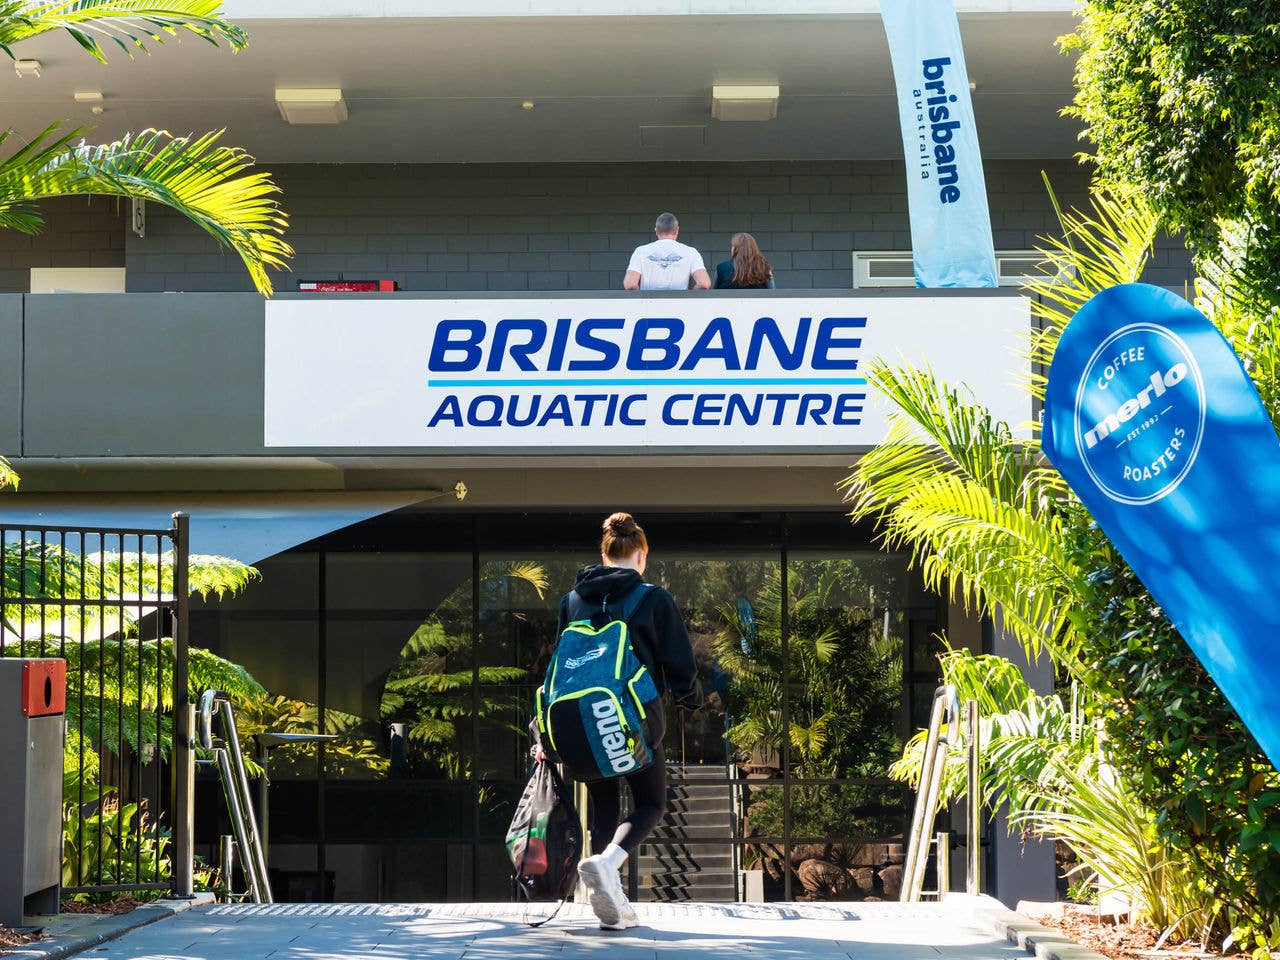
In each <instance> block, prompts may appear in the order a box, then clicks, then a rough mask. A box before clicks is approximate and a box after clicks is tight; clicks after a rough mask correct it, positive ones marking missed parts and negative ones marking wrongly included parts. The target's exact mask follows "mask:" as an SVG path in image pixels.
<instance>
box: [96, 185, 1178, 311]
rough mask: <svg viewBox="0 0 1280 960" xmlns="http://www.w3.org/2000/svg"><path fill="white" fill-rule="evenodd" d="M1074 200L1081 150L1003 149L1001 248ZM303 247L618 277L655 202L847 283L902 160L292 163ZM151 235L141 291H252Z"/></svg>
mask: <svg viewBox="0 0 1280 960" xmlns="http://www.w3.org/2000/svg"><path fill="white" fill-rule="evenodd" d="M1042 169H1045V170H1047V171H1048V173H1049V175H1050V178H1051V180H1052V182H1053V184H1054V188H1055V190H1056V191H1057V193H1058V197H1059V199H1060V201H1061V202H1063V203H1064V204H1066V205H1072V204H1080V203H1083V202H1084V201H1085V199H1086V187H1087V182H1086V178H1085V175H1084V172H1083V171H1082V169H1081V168H1080V167H1079V166H1077V165H1076V164H1075V163H1072V162H1069V161H1052V162H1046V163H1039V162H1027V161H991V162H989V163H988V164H987V186H988V192H989V196H990V206H991V211H992V229H993V231H994V239H995V244H996V247H997V248H998V249H1027V248H1030V247H1032V246H1034V245H1035V243H1036V238H1037V237H1038V236H1040V235H1042V234H1045V233H1047V232H1051V231H1053V229H1054V227H1055V225H1056V218H1055V216H1054V213H1053V208H1052V206H1051V204H1050V203H1049V199H1048V196H1047V195H1046V192H1045V189H1044V184H1043V182H1042V180H1041V170H1042ZM275 173H276V176H277V179H278V181H279V183H280V184H281V186H282V187H283V188H284V190H285V201H284V203H285V207H286V209H287V210H288V211H289V213H290V215H291V218H292V224H291V229H290V232H289V240H290V242H291V243H292V244H293V245H294V247H295V249H296V250H297V257H296V258H295V260H294V261H293V264H292V269H291V272H285V273H279V274H275V275H274V281H275V283H276V285H277V288H278V289H280V290H293V289H295V282H296V280H298V279H329V278H336V277H337V275H338V274H339V273H342V274H343V275H344V276H345V277H346V278H347V279H393V280H397V281H399V283H400V285H401V287H403V288H404V289H406V290H493V291H519V290H598V289H609V288H616V287H618V286H620V285H621V282H622V274H623V271H624V270H625V268H626V264H627V259H628V257H629V255H630V252H631V250H632V249H633V248H634V247H635V246H636V244H638V243H643V242H645V241H646V240H647V239H649V238H650V237H651V236H652V233H651V231H652V225H653V218H654V216H655V215H656V214H657V213H659V212H661V211H662V210H671V211H673V212H674V213H676V215H677V216H679V218H680V222H681V239H682V240H684V241H685V242H688V243H692V244H693V245H695V246H696V247H698V249H699V250H701V251H702V254H703V257H704V259H705V260H706V261H707V265H708V267H711V266H713V265H714V264H715V263H717V262H718V261H720V260H722V259H724V258H726V257H727V256H728V244H729V237H730V236H731V235H732V234H733V233H734V232H736V231H739V230H748V231H750V232H752V233H753V234H755V236H756V238H757V240H758V241H759V242H760V246H761V248H762V249H763V250H764V253H765V256H766V257H768V258H769V260H770V261H771V262H772V263H773V265H774V271H775V275H776V277H777V281H778V285H779V286H782V287H788V288H842V287H848V286H850V285H851V283H852V264H851V253H852V251H853V250H855V249H856V250H908V249H910V243H911V238H910V231H909V226H908V221H907V200H906V194H905V182H904V179H903V173H902V165H901V164H900V163H896V162H893V161H864V162H841V161H799V162H791V161H789V162H773V163H768V162H762V163H740V164H729V163H635V164H519V163H509V164H473V165H438V166H428V165H372V164H370V165H346V166H320V165H317V166H296V165H294V166H283V167H279V168H276V169H275ZM147 214H148V225H147V236H146V238H145V239H143V238H139V237H137V236H135V235H133V234H132V233H131V232H126V231H123V229H121V230H120V231H118V232H120V233H123V234H124V236H125V242H126V253H127V263H128V287H129V289H130V290H131V291H158V290H183V291H221V290H249V289H251V286H250V283H249V278H248V275H247V273H246V272H245V271H244V269H243V267H242V266H241V264H240V263H239V260H238V259H237V258H236V257H235V256H233V255H231V254H228V253H225V252H222V251H220V250H219V249H218V248H217V246H216V245H215V244H214V242H213V241H212V240H211V239H210V238H208V237H207V236H205V235H204V234H202V233H200V231H198V230H197V229H195V228H194V227H192V226H191V225H190V224H189V223H188V222H187V221H186V220H184V219H182V218H181V217H178V216H176V215H174V214H171V213H169V212H167V211H165V210H163V209H158V208H157V207H156V205H154V204H153V205H151V206H149V208H148V211H147ZM1188 264H1189V258H1188V256H1187V254H1186V252H1185V250H1183V249H1182V248H1181V245H1180V244H1179V243H1177V242H1176V241H1170V240H1165V241H1163V242H1162V244H1161V246H1160V248H1159V249H1158V250H1157V254H1156V258H1155V262H1154V263H1153V269H1152V271H1151V273H1150V279H1151V280H1152V282H1156V283H1161V284H1164V285H1167V286H1171V287H1174V288H1175V289H1182V288H1183V287H1184V285H1185V284H1187V283H1188V282H1189V280H1190V268H1189V265H1188Z"/></svg>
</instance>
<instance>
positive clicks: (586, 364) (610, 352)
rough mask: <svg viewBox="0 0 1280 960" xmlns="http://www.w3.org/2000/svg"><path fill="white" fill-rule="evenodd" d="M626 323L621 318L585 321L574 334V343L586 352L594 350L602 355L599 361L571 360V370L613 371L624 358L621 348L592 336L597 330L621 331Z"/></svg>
mask: <svg viewBox="0 0 1280 960" xmlns="http://www.w3.org/2000/svg"><path fill="white" fill-rule="evenodd" d="M623 325H624V321H623V320H621V319H620V318H613V317H610V318H607V319H606V318H593V319H590V320H583V321H582V322H581V323H580V324H578V329H577V330H576V331H575V332H574V337H573V339H574V342H575V343H577V345H578V346H580V347H582V348H583V349H584V350H593V351H595V352H596V353H598V354H600V359H599V360H570V361H569V369H570V370H613V369H615V368H616V367H617V366H618V359H619V357H621V356H622V350H621V348H620V347H619V346H618V345H617V344H616V343H614V342H613V341H612V340H603V339H601V338H600V337H594V336H592V333H593V332H594V331H596V330H621V329H622V328H623Z"/></svg>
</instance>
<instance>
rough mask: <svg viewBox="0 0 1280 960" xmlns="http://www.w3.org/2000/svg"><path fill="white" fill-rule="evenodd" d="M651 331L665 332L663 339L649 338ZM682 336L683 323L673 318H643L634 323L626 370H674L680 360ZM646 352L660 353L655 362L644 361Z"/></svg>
mask: <svg viewBox="0 0 1280 960" xmlns="http://www.w3.org/2000/svg"><path fill="white" fill-rule="evenodd" d="M651 330H665V331H666V336H664V337H652V338H651V337H650V336H649V331H651ZM683 336H684V321H683V320H677V319H676V318H674V317H652V318H651V317H645V318H644V319H643V320H640V321H639V322H637V323H636V328H635V332H634V333H632V335H631V349H630V350H628V351H627V369H628V370H674V369H675V366H676V364H677V363H678V362H679V360H680V338H681V337H683ZM646 350H657V351H661V353H662V356H661V358H660V359H657V360H646V359H645V356H644V354H645V351H646Z"/></svg>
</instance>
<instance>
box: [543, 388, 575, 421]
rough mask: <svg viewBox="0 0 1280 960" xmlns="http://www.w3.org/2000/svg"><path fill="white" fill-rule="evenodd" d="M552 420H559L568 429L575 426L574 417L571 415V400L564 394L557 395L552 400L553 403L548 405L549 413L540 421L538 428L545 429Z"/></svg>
mask: <svg viewBox="0 0 1280 960" xmlns="http://www.w3.org/2000/svg"><path fill="white" fill-rule="evenodd" d="M552 420H559V421H560V422H561V423H563V424H564V425H565V426H566V427H572V426H573V417H572V416H571V415H570V413H569V398H568V397H566V396H565V395H564V394H563V393H557V394H556V395H555V396H554V397H552V398H551V402H550V403H548V404H547V412H546V413H544V414H543V415H542V419H541V420H539V421H538V426H540V427H545V426H546V425H547V424H549V423H550V422H551V421H552Z"/></svg>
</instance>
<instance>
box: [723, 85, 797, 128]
mask: <svg viewBox="0 0 1280 960" xmlns="http://www.w3.org/2000/svg"><path fill="white" fill-rule="evenodd" d="M781 93H782V88H781V87H779V86H778V85H777V84H776V83H775V84H754V85H732V84H730V85H726V84H716V85H715V86H713V87H712V88H711V116H713V117H715V118H716V119H717V120H727V121H743V120H746V121H757V122H759V121H761V120H772V119H773V118H774V117H776V116H777V115H778V97H779V95H780V94H781Z"/></svg>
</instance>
